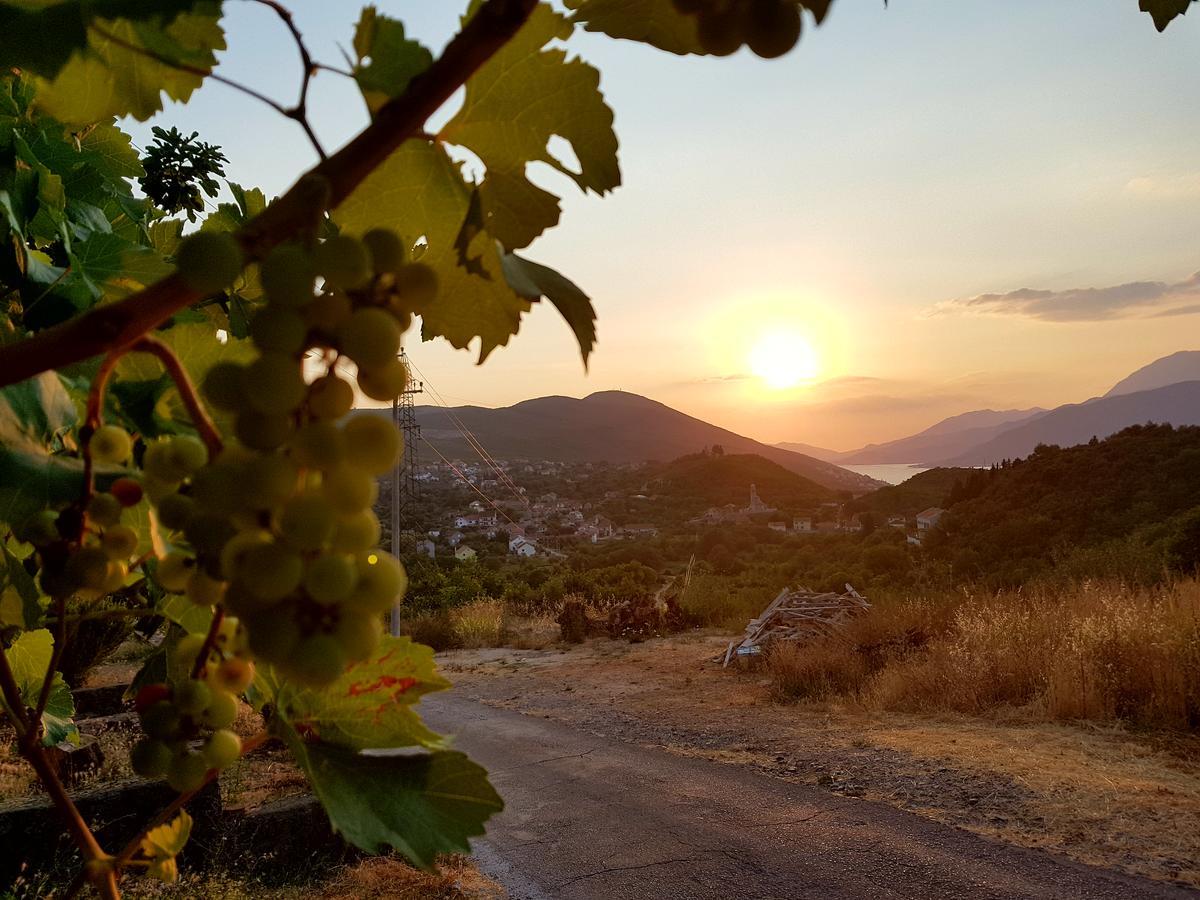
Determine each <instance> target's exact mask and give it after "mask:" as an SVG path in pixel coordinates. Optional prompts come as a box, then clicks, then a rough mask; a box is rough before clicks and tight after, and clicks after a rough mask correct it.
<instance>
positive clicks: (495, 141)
mask: <svg viewBox="0 0 1200 900" xmlns="http://www.w3.org/2000/svg"><path fill="white" fill-rule="evenodd" d="M572 30H573V28H572V25H571V23H570V22H569V21H568V20H567V19H566V18H565V17H563V16H561V15H559V14H558V13H557V12H555V11H554V10H553V9H551V8H550V7H549V6H547V5H546V4H539V6H538V7H537V8H536V9H535V10H534V12H533V15H532V16H530V18H529V21H528V22H527V23H526V24H525V25H524V26H523V27H522V28H521V30H520V31H519V32H517V34H516V36H515V37H514V38H513V39H512V40H511V41H509V42H508V43H507V44H505V45H504V47H503V48H502V49H501V50H500V51H499V52H498V53H496V55H495V56H493V57H492V58H491V59H489V60H488V61H487V63H485V64H484V65H483V66H482V67H481V68H480V69H479V71H478V72H476V73H475V74H474V75H472V76H471V78H470V79H469V80H468V81H467V89H466V97H465V98H464V100H463V105H462V108H461V109H460V110H459V111H458V112H457V113H456V114H455V116H454V118H453V119H451V120H450V121H449V122H448V123H446V125H445V127H444V128H443V129H442V131H441V133H440V134H439V135H438V137H439V138H441V139H442V140H445V141H449V142H450V143H452V144H461V145H463V146H464V147H467V148H468V149H470V150H471V151H472V152H473V153H475V154H476V155H477V156H478V157H479V159H480V160H481V161H482V162H483V164H484V166H486V167H487V174H486V176H485V177H484V179H483V182H482V184H480V186H479V193H480V196H481V198H482V200H483V207H484V212H485V214H486V218H485V221H486V225H487V229H488V231H489V232H491V234H492V236H493V237H495V238H496V240H498V241H500V243H501V244H503V245H504V246H505V247H506V248H507V249H509V250H517V249H520V248H521V247H527V246H529V244H531V243H532V242H533V240H534V239H535V238H537V237H538V235H540V234H541V233H542V232H543V231H545V230H546V229H547V228H552V227H553V226H555V225H557V224H558V219H559V213H560V209H559V204H558V197H556V196H555V195H554V194H551V193H550V192H549V191H546V190H544V189H542V188H540V187H538V186H536V185H534V184H533V183H532V182H531V181H530V180H529V179H528V178H527V177H526V175H525V168H526V166H527V165H528V164H529V163H530V162H543V163H546V164H548V165H550V166H552V167H553V168H555V169H557V170H558V171H559V172H562V173H563V174H564V175H567V176H568V177H569V178H571V179H572V180H574V182H575V183H576V184H577V185H578V186H579V188H580V190H583V191H588V190H592V191H595V192H597V193H599V194H605V193H607V192H608V191H611V190H612V189H613V188H615V187H617V186H618V185H620V183H621V169H620V166H619V164H618V162H617V136H616V133H615V132H614V131H613V113H612V110H611V109H610V108H609V107H608V105H607V104H606V103H605V102H604V96H603V95H602V94H601V93H600V73H599V72H598V71H596V69H594V68H593V67H592V66H589V65H588V64H587V63H585V62H583V61H582V60H580V59H577V58H576V59H568V58H567V54H566V51H564V50H561V49H557V48H555V49H547V46H546V45H547V44H549V43H550V42H551V41H553V40H556V39H560V40H565V39H566V38H568V37H570V36H571V32H572ZM555 136H558V137H561V138H563V139H565V140H567V141H568V142H569V143H570V144H571V148H572V150H573V151H574V152H575V156H576V158H577V159H578V161H579V171H577V172H576V171H573V170H571V169H570V168H568V167H567V166H566V165H565V164H564V163H563V162H562V161H560V160H558V159H557V158H555V156H554V155H553V154H552V153H551V152H550V150H549V147H548V144H549V141H550V139H551V138H552V137H555Z"/></svg>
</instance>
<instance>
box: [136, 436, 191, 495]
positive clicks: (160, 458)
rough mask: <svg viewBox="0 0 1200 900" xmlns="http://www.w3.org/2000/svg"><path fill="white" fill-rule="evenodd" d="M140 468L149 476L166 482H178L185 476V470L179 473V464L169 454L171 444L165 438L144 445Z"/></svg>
mask: <svg viewBox="0 0 1200 900" xmlns="http://www.w3.org/2000/svg"><path fill="white" fill-rule="evenodd" d="M142 469H144V470H145V472H146V474H147V475H149V476H150V477H151V478H153V479H155V480H156V481H161V482H164V483H167V484H178V483H179V482H181V481H183V479H184V478H186V477H187V473H186V472H184V473H180V471H179V464H178V462H177V461H176V460H175V459H174V457H173V456H172V454H171V444H170V442H169V441H167V440H165V439H160V440H157V441H152V442H151V443H149V444H147V445H146V452H145V453H144V454H142Z"/></svg>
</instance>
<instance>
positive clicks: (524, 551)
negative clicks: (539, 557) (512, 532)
mask: <svg viewBox="0 0 1200 900" xmlns="http://www.w3.org/2000/svg"><path fill="white" fill-rule="evenodd" d="M508 549H509V550H511V551H512V552H513V553H515V554H516V555H517V556H525V557H529V556H535V555H536V554H537V545H536V544H534V543H533V542H532V541H528V540H526V539H525V538H523V537H519V538H513V539H512V540H511V541H509V544H508Z"/></svg>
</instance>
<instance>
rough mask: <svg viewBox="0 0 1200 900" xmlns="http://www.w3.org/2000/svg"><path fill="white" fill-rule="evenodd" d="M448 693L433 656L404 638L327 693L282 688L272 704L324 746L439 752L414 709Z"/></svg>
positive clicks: (389, 641)
mask: <svg viewBox="0 0 1200 900" xmlns="http://www.w3.org/2000/svg"><path fill="white" fill-rule="evenodd" d="M448 687H450V682H448V681H446V680H445V679H444V678H442V677H441V676H440V675H438V674H437V671H436V668H435V666H434V662H433V650H431V649H430V648H429V647H426V646H424V645H422V644H414V643H413V642H412V641H411V640H410V639H409V638H406V637H403V638H394V637H387V638H384V639H383V642H382V643H381V644H380V647H379V649H378V650H377V651H376V652H375V655H374V656H373V658H372V659H370V660H367V661H366V662H362V663H358V664H357V665H354V666H351V667H350V668H349V669H348V670H347V671H346V674H345V675H343V676H342V677H341V678H340V679H339V680H338V681H336V682H334V683H333V684H331V685H330V686H329V687H327V688H323V689H321V690H319V691H314V690H309V689H307V688H303V687H299V686H297V685H294V684H292V683H290V682H283V683H282V684H280V685H279V686H278V688H277V689H276V695H275V700H274V702H275V709H276V711H277V713H278V714H279V716H280V717H281V718H283V719H284V720H285V721H286V722H287V723H288V724H289V725H290V726H291V727H292V728H295V729H296V730H298V731H300V732H301V733H303V734H304V735H305V736H306V737H310V738H315V739H317V740H319V741H321V742H322V743H324V744H337V745H338V746H341V747H346V748H349V749H351V750H364V749H367V748H380V747H391V748H394V747H411V746H414V745H416V746H421V747H426V748H430V749H440V748H441V747H443V746H444V744H443V741H442V738H441V737H440V736H439V735H437V734H435V733H434V732H432V731H430V730H429V729H428V728H426V727H425V725H424V724H423V723H422V722H421V719H420V717H419V716H418V715H417V714H416V712H415V711H414V710H413V708H412V707H413V705H414V704H415V703H416V702H417V701H418V700H420V699H421V697H423V696H424V695H425V694H428V693H430V692H432V691H442V690H445V689H446V688H448Z"/></svg>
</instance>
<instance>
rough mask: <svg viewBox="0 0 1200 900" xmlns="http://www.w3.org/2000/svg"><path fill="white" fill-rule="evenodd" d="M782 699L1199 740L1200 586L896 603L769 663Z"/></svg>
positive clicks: (781, 651) (775, 655) (779, 653)
mask: <svg viewBox="0 0 1200 900" xmlns="http://www.w3.org/2000/svg"><path fill="white" fill-rule="evenodd" d="M767 667H768V671H769V673H770V675H771V679H772V692H773V694H774V696H775V697H776V698H777V699H784V700H788V699H825V698H828V697H830V696H834V695H839V696H847V697H850V698H853V699H854V700H856V701H857V702H859V703H861V704H863V705H864V706H866V707H867V708H874V709H883V710H895V711H905V712H958V713H968V714H980V713H985V712H993V711H996V710H998V709H1008V710H1014V709H1015V710H1020V711H1022V712H1024V713H1028V714H1030V716H1031V717H1033V718H1050V719H1088V720H1093V721H1123V722H1127V723H1130V724H1133V725H1137V726H1142V727H1150V728H1163V729H1173V730H1188V729H1198V728H1200V585H1198V584H1197V583H1196V582H1194V581H1188V582H1182V583H1179V584H1175V585H1172V586H1170V587H1168V588H1164V589H1161V590H1157V591H1146V590H1133V589H1128V588H1124V587H1121V586H1118V585H1113V584H1095V583H1093V584H1083V585H1080V586H1078V587H1076V588H1073V589H1070V590H1067V591H1059V592H1054V593H1052V592H1049V591H1033V592H1027V593H1005V594H998V595H995V596H987V597H967V596H952V597H946V598H942V599H940V600H933V601H930V600H920V601H915V602H897V603H893V604H888V605H883V606H880V607H877V608H876V609H874V610H872V611H871V613H870V614H868V615H866V616H862V617H860V618H859V619H858V620H856V621H855V622H854V623H853V624H851V625H850V627H848V628H847V629H845V631H844V632H843V633H841V634H839V635H837V636H835V637H832V638H829V639H827V640H825V641H822V642H820V643H818V644H814V645H809V646H805V647H780V648H776V649H775V650H774V651H773V652H772V653H770V654H768V658H767Z"/></svg>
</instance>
